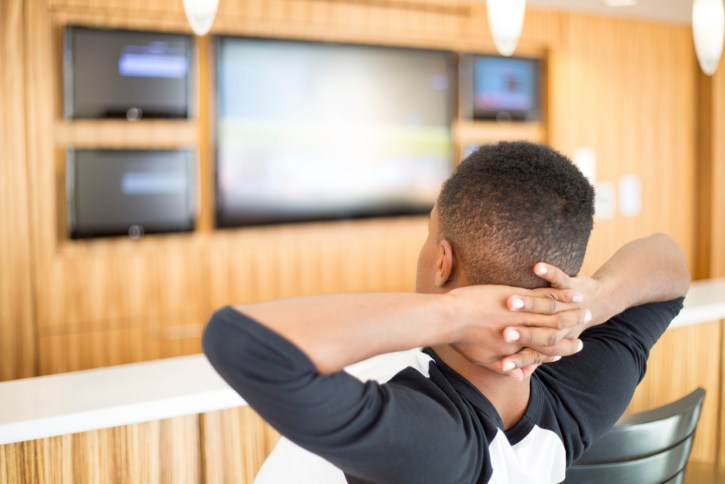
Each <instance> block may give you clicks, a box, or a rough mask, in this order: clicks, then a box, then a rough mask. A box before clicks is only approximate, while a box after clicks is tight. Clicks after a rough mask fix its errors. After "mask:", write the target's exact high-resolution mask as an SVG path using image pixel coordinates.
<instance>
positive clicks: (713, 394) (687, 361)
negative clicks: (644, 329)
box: [627, 321, 725, 464]
mask: <svg viewBox="0 0 725 484" xmlns="http://www.w3.org/2000/svg"><path fill="white" fill-rule="evenodd" d="M722 331H723V326H722V322H721V321H712V322H710V323H703V324H699V325H697V326H689V327H687V326H686V327H682V328H675V329H672V330H669V331H667V332H666V333H665V334H664V335H663V336H662V338H661V339H660V341H659V342H658V343H657V345H655V347H654V348H653V349H652V351H651V353H650V357H649V360H648V362H647V374H646V375H645V377H644V380H642V383H640V385H639V386H638V387H637V391H636V392H635V394H634V397H633V398H632V402H631V403H630V405H629V407H628V408H627V413H633V412H641V411H644V410H650V409H652V408H656V407H660V406H662V405H666V404H668V403H671V402H674V401H675V400H677V399H679V398H682V397H684V396H685V395H687V394H689V393H690V392H691V391H693V390H694V389H695V388H697V387H698V386H701V387H703V388H705V389H706V391H707V395H706V396H705V403H704V405H703V408H702V414H701V415H700V422H699V424H698V426H697V433H696V435H695V444H694V446H693V448H692V454H691V456H690V457H691V459H692V460H694V461H698V462H703V463H708V464H715V463H716V462H718V452H719V447H720V446H722V444H723V442H722V437H723V435H725V434H723V433H722V432H720V430H719V429H720V406H721V404H722V403H721V398H722V389H723V386H722V385H723V381H722V370H721V368H720V365H719V364H713V362H714V361H719V355H720V354H721V352H722V348H723V346H722V342H721V340H722V338H723V334H722ZM673 355H676V356H673ZM720 462H721V463H722V464H725V460H720Z"/></svg>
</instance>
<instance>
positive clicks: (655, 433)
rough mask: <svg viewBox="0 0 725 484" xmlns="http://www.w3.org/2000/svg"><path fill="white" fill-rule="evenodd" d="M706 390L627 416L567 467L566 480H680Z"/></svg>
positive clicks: (670, 483) (615, 483)
mask: <svg viewBox="0 0 725 484" xmlns="http://www.w3.org/2000/svg"><path fill="white" fill-rule="evenodd" d="M704 400H705V390H704V389H703V388H698V389H697V390H695V391H693V392H692V393H690V394H689V395H687V396H685V397H683V398H681V399H680V400H677V401H676V402H673V403H670V404H669V405H665V406H663V407H659V408H656V409H654V410H648V411H646V412H641V413H636V414H633V415H625V416H624V417H622V418H621V419H620V420H619V421H618V422H617V425H615V426H614V427H613V428H612V430H610V431H609V432H607V433H606V434H604V435H603V436H602V437H601V438H600V439H599V440H598V441H596V442H595V443H594V444H593V445H592V446H591V447H590V448H589V449H588V450H587V451H586V452H584V454H583V455H582V456H581V457H580V458H579V460H577V461H576V462H575V463H574V464H572V466H571V467H570V468H569V469H568V470H567V473H566V480H565V481H564V482H565V483H592V484H595V483H606V484H619V483H636V484H659V483H667V484H680V483H682V482H684V478H685V467H686V466H687V459H688V458H689V456H690V451H691V450H692V441H693V440H694V439H695V428H696V427H697V422H698V420H699V419H700V411H701V410H702V403H703V401H704Z"/></svg>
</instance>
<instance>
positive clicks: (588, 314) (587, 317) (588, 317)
mask: <svg viewBox="0 0 725 484" xmlns="http://www.w3.org/2000/svg"><path fill="white" fill-rule="evenodd" d="M591 320H592V312H591V311H590V310H588V309H587V310H586V311H584V322H585V323H588V322H589V321H591Z"/></svg>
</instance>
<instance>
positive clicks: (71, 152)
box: [65, 147, 199, 240]
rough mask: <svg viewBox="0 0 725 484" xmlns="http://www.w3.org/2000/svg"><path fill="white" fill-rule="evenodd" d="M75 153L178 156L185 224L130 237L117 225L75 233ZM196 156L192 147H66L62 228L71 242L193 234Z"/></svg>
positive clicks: (148, 228) (149, 229)
mask: <svg viewBox="0 0 725 484" xmlns="http://www.w3.org/2000/svg"><path fill="white" fill-rule="evenodd" d="M78 152H96V153H102V152H113V153H127V152H133V153H159V152H163V153H179V154H183V155H184V158H185V160H184V161H185V163H186V165H187V166H186V171H187V176H188V180H189V184H188V186H187V190H186V198H187V205H186V208H187V216H188V220H187V223H185V224H181V225H178V226H174V227H171V226H154V225H151V226H147V225H144V226H143V227H142V228H143V231H142V232H141V234H140V236H139V237H131V234H130V233H129V229H130V228H129V227H125V228H121V226H120V224H119V225H118V226H110V227H109V228H100V229H98V228H93V229H83V230H79V228H78V226H77V214H76V203H77V198H78V197H77V189H78V187H77V183H76V176H75V175H76V173H77V161H78V160H77V158H76V155H77V154H78ZM197 162H198V160H197V156H196V152H195V150H194V149H193V148H178V149H126V148H124V149H107V148H85V147H84V148H76V147H69V148H66V150H65V181H66V214H67V216H66V221H67V223H66V225H67V233H68V236H69V237H70V238H71V239H72V240H78V239H93V238H99V237H118V236H126V237H131V238H141V237H143V236H145V235H146V234H170V233H189V232H193V231H194V230H195V228H196V222H197V218H198V215H199V213H198V195H199V191H198V190H199V189H198V179H199V177H198V166H197Z"/></svg>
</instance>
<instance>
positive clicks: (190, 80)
mask: <svg viewBox="0 0 725 484" xmlns="http://www.w3.org/2000/svg"><path fill="white" fill-rule="evenodd" d="M79 30H86V31H93V32H106V33H115V34H148V35H162V36H174V37H179V38H185V39H187V40H188V42H189V44H188V50H187V53H186V59H187V62H188V65H189V69H188V70H187V73H186V96H185V103H186V110H185V114H183V115H180V116H177V115H173V114H169V115H150V116H146V115H145V114H144V113H143V108H142V115H141V117H140V118H139V119H138V120H142V119H179V120H184V119H192V118H193V117H194V115H195V106H194V89H195V82H194V78H195V77H196V75H195V71H196V64H195V61H196V52H195V40H194V38H193V36H192V35H189V34H186V33H183V32H158V31H153V30H132V29H114V28H103V27H95V26H93V27H92V26H86V25H66V26H65V28H64V29H63V117H64V118H65V119H114V120H120V119H127V120H129V122H134V121H138V120H137V119H129V118H128V117H127V116H122V115H119V116H103V115H101V116H85V115H78V114H77V112H76V109H75V96H74V94H73V88H74V82H75V77H74V67H73V34H74V32H77V31H79ZM133 107H136V106H129V109H131V108H133Z"/></svg>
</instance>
